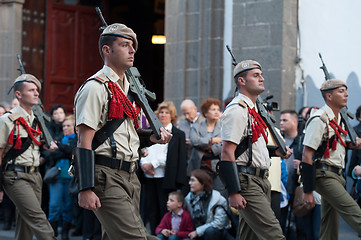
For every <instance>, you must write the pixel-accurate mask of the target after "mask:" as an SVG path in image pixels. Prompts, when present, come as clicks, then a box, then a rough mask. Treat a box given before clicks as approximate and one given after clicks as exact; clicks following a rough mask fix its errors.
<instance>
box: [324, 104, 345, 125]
mask: <svg viewBox="0 0 361 240" xmlns="http://www.w3.org/2000/svg"><path fill="white" fill-rule="evenodd" d="M323 110H324V111H325V112H326V114H327V116H328V119H329V120H332V119H335V118H336V116H335V113H334V112H333V111H332V109H331V108H330V107H329V106H328V105H327V104H325V106H323ZM340 120H341V115H340V113H339V114H338V116H337V123H338V124H339V123H340Z"/></svg>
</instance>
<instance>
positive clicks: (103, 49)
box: [102, 45, 111, 55]
mask: <svg viewBox="0 0 361 240" xmlns="http://www.w3.org/2000/svg"><path fill="white" fill-rule="evenodd" d="M102 51H103V54H104V55H108V54H109V53H110V52H111V49H110V47H109V46H108V45H103V47H102Z"/></svg>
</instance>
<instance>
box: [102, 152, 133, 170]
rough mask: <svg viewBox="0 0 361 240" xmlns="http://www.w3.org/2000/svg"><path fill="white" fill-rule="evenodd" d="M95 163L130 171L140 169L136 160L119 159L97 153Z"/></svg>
mask: <svg viewBox="0 0 361 240" xmlns="http://www.w3.org/2000/svg"><path fill="white" fill-rule="evenodd" d="M95 164H99V165H102V166H106V167H110V168H113V169H120V170H123V171H126V172H128V173H133V172H135V171H136V170H137V169H138V163H137V162H136V161H134V162H128V161H121V160H119V159H114V158H110V157H105V156H102V155H95Z"/></svg>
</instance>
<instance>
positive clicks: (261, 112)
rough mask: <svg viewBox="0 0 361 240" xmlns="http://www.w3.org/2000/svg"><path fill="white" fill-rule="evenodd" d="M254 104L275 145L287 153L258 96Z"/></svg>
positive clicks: (272, 121)
mask: <svg viewBox="0 0 361 240" xmlns="http://www.w3.org/2000/svg"><path fill="white" fill-rule="evenodd" d="M226 47H227V50H228V51H229V53H230V54H231V56H232V60H233V65H237V60H236V59H235V57H234V56H233V53H232V51H231V49H230V48H229V46H228V45H226ZM256 105H257V108H258V113H259V115H260V116H261V118H262V120H263V121H264V122H265V123H266V125H267V127H268V129H269V131H270V133H271V135H272V137H273V139H274V141H275V143H276V145H277V146H278V148H279V149H280V152H281V154H282V155H286V154H287V149H286V143H285V142H284V141H283V139H282V137H281V136H280V135H279V134H278V132H277V131H276V128H275V126H274V123H275V122H276V119H275V118H274V117H273V116H271V115H270V114H269V113H268V111H267V110H266V108H265V107H264V105H263V101H262V98H261V97H260V96H258V97H257V101H256Z"/></svg>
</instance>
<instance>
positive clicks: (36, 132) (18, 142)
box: [8, 117, 41, 149]
mask: <svg viewBox="0 0 361 240" xmlns="http://www.w3.org/2000/svg"><path fill="white" fill-rule="evenodd" d="M34 121H35V120H34ZM20 125H21V126H23V127H24V128H25V130H26V131H27V133H28V135H29V137H30V138H31V140H33V142H34V143H35V144H36V145H38V146H40V145H41V142H39V141H38V140H37V139H36V138H35V137H34V135H35V136H39V135H40V134H41V131H40V129H39V130H36V129H33V128H32V127H30V126H29V124H28V123H27V122H26V121H25V119H24V118H23V117H19V118H18V119H16V121H15V123H14V128H13V130H12V131H11V133H10V135H9V139H8V144H9V145H13V144H14V131H15V128H16V126H17V127H18V136H17V138H16V141H15V145H14V149H21V145H22V142H21V139H20ZM36 128H38V125H36Z"/></svg>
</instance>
